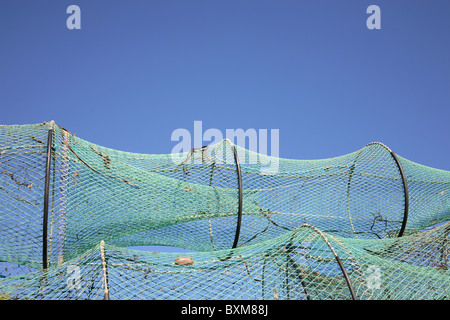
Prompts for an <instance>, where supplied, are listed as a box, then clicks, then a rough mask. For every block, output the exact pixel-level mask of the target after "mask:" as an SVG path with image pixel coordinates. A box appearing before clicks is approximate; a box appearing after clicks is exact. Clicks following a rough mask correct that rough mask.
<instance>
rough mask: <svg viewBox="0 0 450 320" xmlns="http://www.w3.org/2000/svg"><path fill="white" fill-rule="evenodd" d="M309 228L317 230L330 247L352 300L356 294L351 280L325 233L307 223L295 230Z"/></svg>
mask: <svg viewBox="0 0 450 320" xmlns="http://www.w3.org/2000/svg"><path fill="white" fill-rule="evenodd" d="M305 227H306V228H310V229H312V230H314V231H315V232H317V233H318V234H319V235H320V236H321V237H322V239H323V240H325V243H326V244H327V245H328V247H329V248H330V249H331V252H333V255H334V258H335V259H336V262H337V263H338V265H339V267H340V268H341V271H342V274H343V275H344V279H345V281H346V282H347V286H348V289H349V290H350V294H351V296H352V299H353V300H357V298H356V294H355V290H353V285H352V282H351V281H350V278H349V276H348V273H347V270H345V267H344V265H343V264H342V261H341V259H340V258H339V256H338V255H337V253H336V251H335V250H334V248H333V246H332V245H331V243H330V242H329V241H328V238H327V237H326V236H325V234H324V233H323V232H322V231H320V230H319V229H317V228H316V227H314V226H312V225H309V224H302V225H301V226H300V227H298V229H297V230H299V229H300V228H305Z"/></svg>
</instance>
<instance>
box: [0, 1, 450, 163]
mask: <svg viewBox="0 0 450 320" xmlns="http://www.w3.org/2000/svg"><path fill="white" fill-rule="evenodd" d="M72 4H75V5H78V6H79V7H80V9H81V29H80V30H69V29H68V28H67V27H66V20H67V18H68V17H69V14H67V13H66V9H67V7H68V6H69V5H72ZM372 4H375V5H378V6H379V7H380V8H381V29H380V30H369V29H368V28H367V27H366V20H367V18H368V17H369V14H367V13H366V9H367V7H368V6H369V5H372ZM449 31H450V2H449V1H438V0H432V1H426V0H416V1H411V0H408V1H403V0H396V1H381V0H371V1H364V0H346V1H343V0H341V1H331V0H327V1H325V0H319V1H312V0H310V1H300V0H296V1H294V0H281V1H275V0H257V1H255V0H245V1H235V0H226V1H225V0H213V1H211V0H202V1H199V0H150V1H137V0H132V1H124V0H120V1H112V0H108V1H105V0H95V1H75V0H73V1H55V0H53V1H50V0H47V1H43V0H40V1H21V0H14V1H13V0H8V1H7V0H1V2H0V111H1V113H0V123H1V124H28V123H39V122H43V121H49V120H55V121H56V123H57V124H59V125H61V126H63V127H64V128H67V129H68V130H70V131H71V132H72V133H76V134H77V136H79V137H80V138H83V139H86V140H88V141H91V142H94V143H97V144H100V145H103V146H106V147H110V148H114V149H119V150H123V151H130V152H138V153H170V152H171V150H172V148H173V147H174V145H175V144H176V143H175V142H173V141H171V133H172V131H173V130H175V129H177V128H186V129H188V130H193V122H194V120H201V121H203V127H204V129H207V128H217V129H219V130H222V131H223V132H225V130H226V129H228V128H231V129H237V128H242V129H244V130H245V129H249V128H254V129H269V130H270V129H279V134H280V156H281V157H284V158H294V159H317V158H328V157H334V156H339V155H343V154H347V153H350V152H353V151H356V150H358V149H360V148H362V147H363V146H364V145H365V144H367V143H369V142H372V141H382V142H384V143H385V144H387V145H388V146H389V147H391V149H393V151H394V152H396V153H397V154H399V155H401V156H403V157H405V158H407V159H409V160H412V161H415V162H418V163H421V164H424V165H427V166H431V167H435V168H439V169H445V170H450V160H449V159H450V148H449V145H450V143H449V138H450V134H449V131H448V123H449V118H450V36H449V35H448V33H449Z"/></svg>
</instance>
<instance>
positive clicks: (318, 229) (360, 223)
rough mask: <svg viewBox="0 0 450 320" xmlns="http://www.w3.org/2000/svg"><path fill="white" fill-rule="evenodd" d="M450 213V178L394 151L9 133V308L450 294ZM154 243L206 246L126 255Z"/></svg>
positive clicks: (0, 213) (4, 225) (1, 285)
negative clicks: (167, 150)
mask: <svg viewBox="0 0 450 320" xmlns="http://www.w3.org/2000/svg"><path fill="white" fill-rule="evenodd" d="M50 129H51V131H50V132H51V137H52V142H51V149H50V155H51V156H50V158H49V159H50V160H51V161H50V166H49V167H48V171H47V168H46V161H47V136H48V133H49V130H50ZM46 172H48V175H47V177H48V179H49V180H48V181H49V188H48V189H47V191H48V212H47V219H45V214H44V204H45V193H46V188H45V178H46ZM449 217H450V172H447V171H442V170H437V169H433V168H429V167H425V166H422V165H418V164H416V163H413V162H411V161H409V160H407V159H404V158H402V157H400V156H397V155H395V154H394V153H393V152H391V150H390V149H389V148H388V147H386V146H385V145H383V144H382V143H370V144H368V145H366V146H365V147H364V148H362V149H361V150H358V151H356V152H353V153H351V154H348V155H344V156H340V157H335V158H331V159H322V160H289V159H278V158H272V157H269V156H265V155H262V154H256V153H254V152H251V151H249V150H245V149H243V148H240V147H238V146H235V145H233V144H232V143H231V142H230V141H228V140H224V141H222V142H220V143H217V144H214V145H211V146H207V147H203V148H199V149H194V150H192V151H191V152H188V153H182V154H175V155H174V154H172V155H170V154H168V155H153V154H135V153H128V152H121V151H116V150H112V149H108V148H105V147H102V146H98V145H95V144H92V143H89V142H87V141H85V140H83V139H80V138H78V137H76V136H74V135H73V134H71V133H70V132H69V131H67V130H65V129H63V128H61V127H59V126H57V125H55V124H54V123H53V122H50V123H43V124H38V125H17V126H0V219H1V221H0V243H1V245H0V297H1V298H5V299H104V298H105V297H107V298H110V299H355V298H356V299H448V298H449V293H448V290H449V284H450V283H449V282H450V280H449V279H450V278H449V271H448V258H447V257H448V240H449V231H450V223H449V222H448V221H449V220H450V219H449ZM439 223H440V224H441V225H440V226H438V227H435V228H432V229H429V227H431V226H433V225H436V224H439ZM45 229H47V232H46V234H45V233H44V230H45ZM44 238H45V239H46V244H45V241H44ZM155 245H163V246H175V247H182V248H187V249H192V250H196V251H198V252H193V253H189V254H188V255H189V259H188V261H190V263H188V264H179V263H178V262H177V261H178V260H177V257H178V256H180V255H181V256H185V255H186V254H185V253H184V254H179V253H178V254H177V253H173V254H172V253H162V252H155V253H152V252H143V251H133V250H129V249H127V247H131V246H155ZM44 257H45V258H44ZM43 261H47V264H46V265H43ZM44 267H46V268H44ZM106 293H108V294H106Z"/></svg>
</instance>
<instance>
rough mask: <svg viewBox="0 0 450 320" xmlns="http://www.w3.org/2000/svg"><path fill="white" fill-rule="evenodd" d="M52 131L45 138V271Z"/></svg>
mask: <svg viewBox="0 0 450 320" xmlns="http://www.w3.org/2000/svg"><path fill="white" fill-rule="evenodd" d="M52 139H53V129H52V128H50V129H49V130H48V136H47V162H46V167H45V190H44V217H43V225H42V268H43V269H47V267H48V261H47V229H48V199H49V193H50V164H51V158H52Z"/></svg>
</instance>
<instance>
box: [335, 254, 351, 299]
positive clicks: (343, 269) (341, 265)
mask: <svg viewBox="0 0 450 320" xmlns="http://www.w3.org/2000/svg"><path fill="white" fill-rule="evenodd" d="M334 257H335V258H336V261H337V263H338V265H339V267H340V268H341V271H342V274H343V275H344V278H345V281H346V282H347V286H348V289H349V290H350V294H351V295H352V299H353V300H356V294H355V290H353V285H352V282H351V281H350V278H349V277H348V273H347V270H345V268H344V265H343V264H342V261H341V259H340V258H339V256H338V255H337V254H335V255H334Z"/></svg>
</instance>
